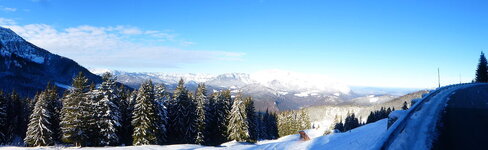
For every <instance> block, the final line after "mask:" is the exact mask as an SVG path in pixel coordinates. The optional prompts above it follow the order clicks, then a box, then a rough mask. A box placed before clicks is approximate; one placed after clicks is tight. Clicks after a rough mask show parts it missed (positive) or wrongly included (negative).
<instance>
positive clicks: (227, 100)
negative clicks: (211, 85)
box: [215, 90, 233, 144]
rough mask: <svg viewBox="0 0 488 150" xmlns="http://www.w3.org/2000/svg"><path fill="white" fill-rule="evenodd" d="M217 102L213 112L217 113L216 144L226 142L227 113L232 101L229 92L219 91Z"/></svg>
mask: <svg viewBox="0 0 488 150" xmlns="http://www.w3.org/2000/svg"><path fill="white" fill-rule="evenodd" d="M218 96H219V97H218V101H217V106H216V109H215V111H217V137H216V141H217V143H218V144H221V143H224V142H227V139H228V138H227V137H228V132H227V128H228V127H227V123H228V119H229V113H230V111H231V108H232V103H233V102H232V99H231V95H230V90H224V91H221V92H220V94H219V95H218Z"/></svg>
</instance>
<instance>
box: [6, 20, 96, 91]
mask: <svg viewBox="0 0 488 150" xmlns="http://www.w3.org/2000/svg"><path fill="white" fill-rule="evenodd" d="M79 72H83V73H84V74H85V75H86V76H87V77H88V78H89V79H90V80H91V81H94V82H95V83H99V82H100V81H101V77H99V76H97V75H95V74H92V73H91V72H89V71H88V70H87V69H86V68H84V67H83V66H80V65H79V64H78V63H76V62H75V61H73V60H71V59H69V58H66V57H62V56H59V55H56V54H52V53H50V52H49V51H47V50H45V49H42V48H39V47H37V46H36V45H34V44H32V43H30V42H28V41H26V40H25V39H23V38H22V37H21V36H19V35H17V34H16V33H15V32H13V31H12V30H10V29H8V28H4V27H0V89H3V90H4V91H13V90H15V91H17V92H19V93H20V94H21V95H23V96H33V95H34V94H35V93H36V92H38V91H40V90H42V89H44V88H45V87H46V84H47V83H48V82H51V83H55V84H56V85H58V86H59V87H60V88H63V89H64V88H65V87H66V86H60V85H70V84H71V81H72V78H73V76H74V75H76V74H78V73H79Z"/></svg>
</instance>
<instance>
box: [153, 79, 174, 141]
mask: <svg viewBox="0 0 488 150" xmlns="http://www.w3.org/2000/svg"><path fill="white" fill-rule="evenodd" d="M154 88H155V89H154V90H155V100H156V104H157V105H156V106H157V110H158V112H157V113H158V123H157V124H158V125H159V134H158V136H159V140H160V141H159V142H160V143H166V142H167V141H168V137H167V125H168V110H167V108H166V105H167V104H166V103H167V102H168V101H169V100H170V98H171V97H170V94H169V92H168V91H166V87H165V86H164V85H163V84H159V85H156V86H155V87H154Z"/></svg>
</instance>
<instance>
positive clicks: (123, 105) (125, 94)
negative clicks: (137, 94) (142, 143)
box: [118, 85, 132, 145]
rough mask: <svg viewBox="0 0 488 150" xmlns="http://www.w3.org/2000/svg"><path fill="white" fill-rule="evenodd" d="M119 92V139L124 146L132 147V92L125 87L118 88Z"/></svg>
mask: <svg viewBox="0 0 488 150" xmlns="http://www.w3.org/2000/svg"><path fill="white" fill-rule="evenodd" d="M118 91H119V93H118V94H119V98H120V100H119V104H118V105H119V109H120V114H121V116H120V123H121V127H120V129H119V137H120V143H121V144H123V145H132V132H131V131H132V129H131V126H132V125H131V121H132V115H131V113H132V109H131V106H130V102H129V101H130V97H131V95H130V91H129V90H128V89H126V88H125V87H124V85H120V86H119V88H118Z"/></svg>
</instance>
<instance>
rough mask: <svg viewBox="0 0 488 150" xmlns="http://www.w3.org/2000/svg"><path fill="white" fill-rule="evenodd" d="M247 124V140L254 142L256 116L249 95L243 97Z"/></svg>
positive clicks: (256, 136) (256, 137)
mask: <svg viewBox="0 0 488 150" xmlns="http://www.w3.org/2000/svg"><path fill="white" fill-rule="evenodd" d="M244 103H245V105H246V116H247V124H248V126H249V141H248V142H256V141H257V139H258V135H257V134H258V133H257V132H258V130H257V116H256V112H255V109H254V102H253V100H252V98H251V97H246V98H245V102H244Z"/></svg>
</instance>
